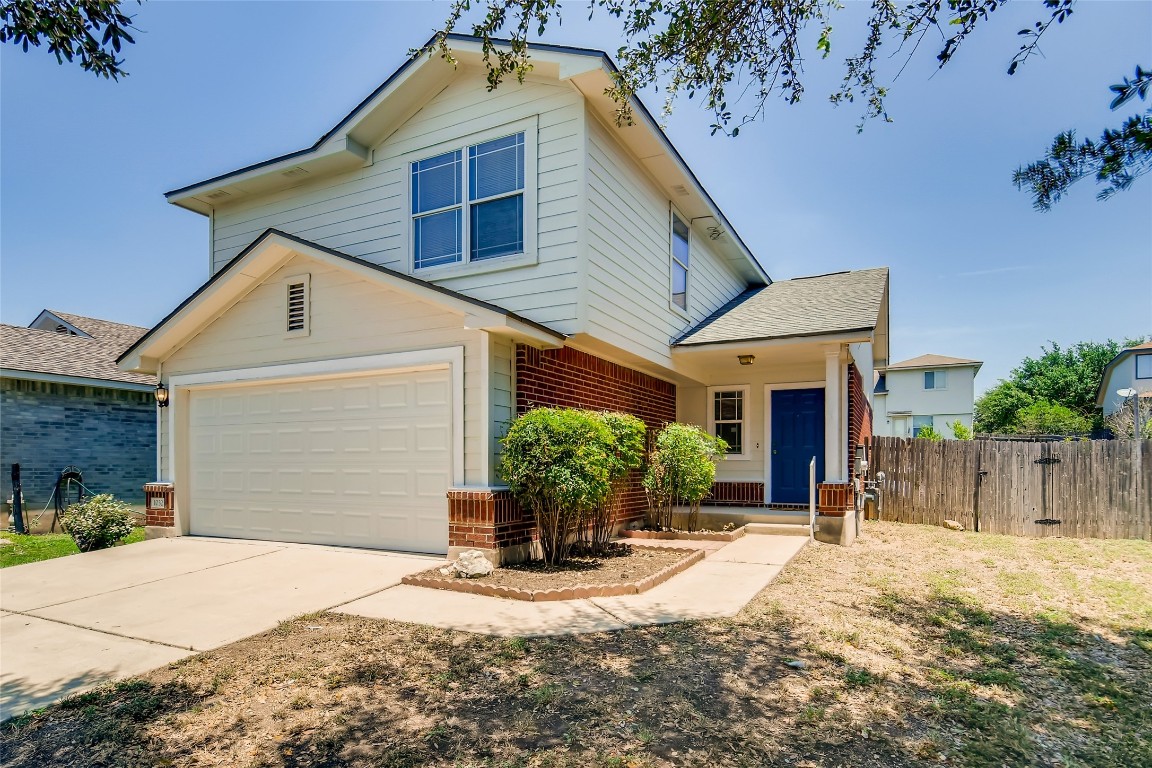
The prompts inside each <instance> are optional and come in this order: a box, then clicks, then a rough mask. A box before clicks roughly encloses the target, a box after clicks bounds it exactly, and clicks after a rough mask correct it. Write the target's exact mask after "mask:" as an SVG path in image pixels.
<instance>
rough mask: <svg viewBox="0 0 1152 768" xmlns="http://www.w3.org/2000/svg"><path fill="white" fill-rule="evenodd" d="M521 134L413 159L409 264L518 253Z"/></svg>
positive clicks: (522, 170)
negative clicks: (411, 250)
mask: <svg viewBox="0 0 1152 768" xmlns="http://www.w3.org/2000/svg"><path fill="white" fill-rule="evenodd" d="M525 175H526V174H525V161H524V133H516V134H512V135H511V136H504V137H502V138H499V139H493V140H491V141H485V142H482V143H479V144H473V145H471V146H468V147H467V148H466V149H464V150H459V149H458V150H455V151H452V152H445V153H444V154H441V155H436V156H435V157H429V158H426V159H423V160H419V161H417V162H414V163H412V235H413V239H412V242H413V259H412V260H413V266H414V267H415V268H416V269H424V268H427V267H439V266H444V265H447V264H458V263H463V262H473V261H484V260H486V259H495V258H499V257H501V256H510V255H512V254H518V253H523V252H524V250H525V248H524V181H525Z"/></svg>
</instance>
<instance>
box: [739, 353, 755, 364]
mask: <svg viewBox="0 0 1152 768" xmlns="http://www.w3.org/2000/svg"><path fill="white" fill-rule="evenodd" d="M736 359H737V360H739V361H740V365H752V363H754V362H756V355H736Z"/></svg>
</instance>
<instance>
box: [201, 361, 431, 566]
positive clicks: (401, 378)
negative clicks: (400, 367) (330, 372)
mask: <svg viewBox="0 0 1152 768" xmlns="http://www.w3.org/2000/svg"><path fill="white" fill-rule="evenodd" d="M450 394H451V387H450V384H449V377H448V372H447V371H444V370H441V371H432V372H423V373H417V374H412V373H407V374H376V375H372V376H358V377H353V378H348V379H335V380H324V381H314V382H287V383H281V384H276V385H256V386H247V387H236V388H235V389H231V390H227V389H225V390H204V391H193V393H192V402H191V408H190V410H189V414H190V415H189V419H190V430H191V434H190V440H189V442H190V444H191V447H192V450H191V463H192V467H191V470H192V471H191V473H190V474H191V477H192V484H191V485H192V488H191V507H192V514H191V528H192V532H193V533H199V534H205V535H220V536H244V537H251V538H259V539H268V540H274V541H294V542H304V543H321V544H343V545H352V546H366V547H381V548H389V549H406V550H411V551H420V552H443V551H445V550H446V549H447V544H448V504H447V498H446V496H447V490H448V488H449V487H450V477H451V472H450V467H451V453H450V452H451V429H450V420H451V415H450V414H451V409H450V402H449V401H450Z"/></svg>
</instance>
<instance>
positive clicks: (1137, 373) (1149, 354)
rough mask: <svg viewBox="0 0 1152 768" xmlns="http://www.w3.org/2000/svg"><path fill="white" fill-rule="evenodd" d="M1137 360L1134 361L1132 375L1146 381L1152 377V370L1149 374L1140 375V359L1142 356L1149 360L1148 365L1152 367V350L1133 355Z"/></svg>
mask: <svg viewBox="0 0 1152 768" xmlns="http://www.w3.org/2000/svg"><path fill="white" fill-rule="evenodd" d="M1133 357H1134V358H1135V360H1133V361H1132V376H1133V377H1134V378H1136V379H1138V380H1139V381H1146V380H1148V379H1152V370H1149V372H1148V375H1147V376H1141V375H1140V360H1141V358H1143V359H1146V360H1147V361H1148V365H1149V366H1150V367H1152V352H1145V353H1143V354H1138V355H1133Z"/></svg>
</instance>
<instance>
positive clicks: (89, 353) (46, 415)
mask: <svg viewBox="0 0 1152 768" xmlns="http://www.w3.org/2000/svg"><path fill="white" fill-rule="evenodd" d="M145 330H146V329H145V328H138V327H136V326H132V325H123V324H121V323H113V322H109V321H107V320H97V319H95V318H91V317H81V316H79V315H72V314H67V313H64V312H56V311H50V310H44V311H43V312H41V313H40V315H39V316H38V317H37V318H36V319H35V320H34V321H33V322H32V323H31V324H30V325H29V326H28V327H27V328H22V327H19V326H12V325H0V462H2V470H3V471H2V472H0V492H2V493H3V495H4V499H5V500H7V499H9V498H10V497H11V495H12V483H11V465H12V464H19V465H20V470H21V485H22V487H23V492H24V499H25V503H26V505H27V509H28V511H29V512H33V513H38V512H40V511H41V510H42V509H43V508H44V506H45V505H46V504H48V503H49V502H50V501H51V500H52V492H53V488H54V487H55V484H56V480H57V478H58V476H59V473H60V472H61V471H62V470H63V469H64V468H65V467H68V466H75V467H77V468H78V469H79V470H80V471H81V472H82V473H83V477H84V485H85V486H86V487H87V488H88V489H89V490H90V491H92V492H93V493H111V494H114V495H115V496H117V497H118V498H120V499H123V500H125V501H127V502H129V503H132V504H142V503H143V490H142V488H143V484H144V483H145V482H147V481H149V480H151V479H152V477H153V476H154V473H155V471H156V399H155V395H154V390H155V387H156V377H155V376H151V375H148V374H141V373H129V372H126V371H122V370H120V369H119V368H117V367H116V358H117V357H118V356H119V355H120V354H121V353H122V352H123V351H124V350H125V349H127V348H128V347H129V346H130V345H131V344H133V343H134V342H136V341H137V340H138V339H139V338H140V337H141V336H142V335H143V334H144V332H145Z"/></svg>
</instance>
